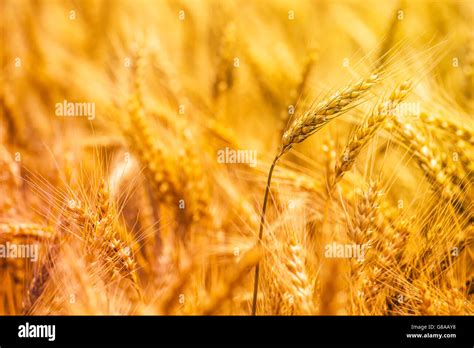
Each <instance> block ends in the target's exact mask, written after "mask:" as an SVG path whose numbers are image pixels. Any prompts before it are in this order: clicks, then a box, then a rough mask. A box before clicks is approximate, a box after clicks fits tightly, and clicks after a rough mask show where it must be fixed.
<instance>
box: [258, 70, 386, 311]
mask: <svg viewBox="0 0 474 348" xmlns="http://www.w3.org/2000/svg"><path fill="white" fill-rule="evenodd" d="M378 81H379V77H378V75H371V76H369V77H368V78H366V79H363V80H361V81H359V82H358V83H356V84H354V85H350V86H348V87H345V88H344V89H342V90H341V91H338V92H337V93H335V94H334V95H332V96H331V97H330V98H329V99H328V100H326V101H324V102H321V103H319V104H318V106H316V108H313V109H310V110H308V111H306V112H305V113H304V114H303V116H301V117H300V118H298V119H296V120H295V121H294V122H293V123H292V125H291V126H290V127H289V128H288V130H287V131H286V132H285V133H284V134H283V138H282V144H281V149H280V151H279V153H278V154H277V155H276V156H275V159H274V160H273V162H272V165H271V166H270V170H269V171H268V177H267V185H266V188H265V194H264V196H263V206H262V214H261V216H260V227H259V232H258V243H261V241H262V237H263V225H264V223H265V212H266V210H267V200H268V194H269V192H270V184H271V181H272V174H273V170H274V169H275V166H276V164H277V162H278V160H279V159H280V157H281V156H283V155H284V154H285V153H286V152H288V151H289V150H290V149H291V148H292V147H293V145H294V144H296V143H301V142H303V141H304V140H305V139H307V138H308V137H309V136H311V135H312V134H314V133H316V132H317V131H318V130H319V129H321V128H322V127H323V126H324V125H326V124H327V123H328V122H329V121H331V120H332V119H334V118H336V117H337V116H340V115H342V114H343V113H344V112H346V111H348V110H349V109H350V108H351V107H352V104H353V103H354V102H356V101H358V100H360V98H361V97H362V96H363V95H364V93H365V92H367V91H368V90H369V89H370V88H371V87H372V86H373V85H374V84H375V83H377V82H378ZM259 273H260V263H257V267H256V268H255V280H254V289H253V301H252V315H256V314H257V296H258V277H259Z"/></svg>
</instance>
